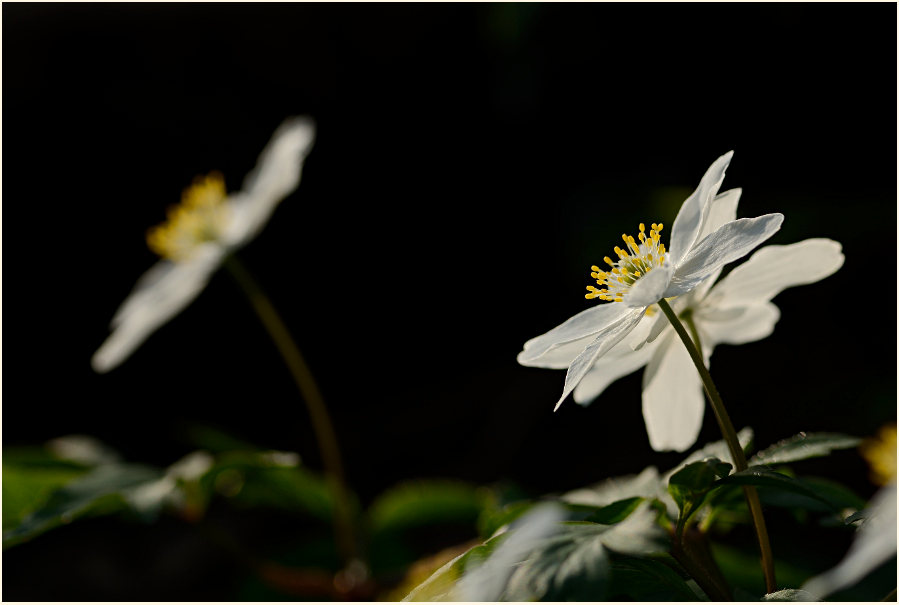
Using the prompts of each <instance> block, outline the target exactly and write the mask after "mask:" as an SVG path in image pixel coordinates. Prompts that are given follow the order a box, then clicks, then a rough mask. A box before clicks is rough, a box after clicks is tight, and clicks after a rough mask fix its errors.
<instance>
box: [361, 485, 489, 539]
mask: <svg viewBox="0 0 899 605" xmlns="http://www.w3.org/2000/svg"><path fill="white" fill-rule="evenodd" d="M484 504H485V494H484V492H483V491H482V490H480V489H478V488H476V487H473V486H471V485H469V484H467V483H463V482H461V481H410V482H407V483H402V484H400V485H398V486H395V487H392V488H390V489H388V490H387V491H385V492H384V493H382V494H381V495H380V496H378V498H377V499H376V500H375V501H374V502H373V503H372V505H371V507H369V509H368V512H367V516H368V523H369V529H370V530H371V532H372V533H379V532H396V531H401V530H405V529H409V528H412V527H421V526H423V525H429V524H434V523H449V522H466V523H468V522H470V523H472V524H474V523H475V522H476V520H477V519H478V516H479V515H480V513H481V511H482V510H483V508H484Z"/></svg>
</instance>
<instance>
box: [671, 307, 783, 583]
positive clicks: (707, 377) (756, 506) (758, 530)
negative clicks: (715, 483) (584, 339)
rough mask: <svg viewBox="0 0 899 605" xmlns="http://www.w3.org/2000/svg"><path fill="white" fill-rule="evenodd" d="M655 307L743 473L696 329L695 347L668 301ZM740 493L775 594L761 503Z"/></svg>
mask: <svg viewBox="0 0 899 605" xmlns="http://www.w3.org/2000/svg"><path fill="white" fill-rule="evenodd" d="M658 305H659V307H660V308H661V309H662V312H663V313H664V314H665V316H666V317H667V318H668V321H670V322H671V325H672V326H673V327H674V331H675V332H677V335H678V336H680V339H681V341H683V343H684V346H685V347H687V352H688V353H689V354H690V358H691V359H692V360H693V364H694V365H695V366H696V369H697V370H698V371H699V377H700V378H701V379H702V385H703V387H705V392H706V395H708V397H709V403H710V404H711V406H712V411H713V412H714V413H715V419H716V420H717V421H718V426H719V427H720V428H721V434H722V435H723V436H724V441H725V442H726V443H727V447H728V449H729V450H730V455H731V457H732V458H733V460H734V467H735V469H736V471H737V472H739V471H743V470H746V456H745V454H743V448H742V447H741V446H740V440H739V439H737V432H736V431H735V430H734V425H733V423H732V422H731V421H730V416H728V415H727V410H726V409H725V408H724V402H723V401H722V400H721V395H719V394H718V389H717V388H716V387H715V383H714V382H713V381H712V375H711V374H709V370H708V369H707V368H706V367H705V361H704V360H703V358H702V353H700V352H699V350H698V348H697V346H700V345H699V333H698V332H697V330H696V326H694V325H693V322H692V321H690V320H688V323H689V325H690V327H691V330H692V331H693V333H694V338H695V339H696V342H695V343H694V341H693V340H691V338H690V335H689V334H687V330H686V329H685V328H684V325H683V324H682V323H681V321H680V319H678V317H677V315H676V314H675V312H674V310H673V309H672V308H671V305H669V304H668V301H666V300H665V299H662V300H660V301H659V302H658ZM743 493H744V495H745V496H746V502H747V504H748V505H749V513H750V515H751V516H752V524H753V526H755V534H756V537H757V538H758V542H759V549H760V551H761V555H762V570H763V571H764V573H765V588H766V590H767V592H768V593H769V594H770V593H772V592H776V591H777V582H776V581H775V578H774V556H773V555H772V554H771V542H770V540H769V539H768V529H767V527H766V526H765V517H764V516H763V515H762V503H761V501H760V500H759V495H758V492H757V491H756V489H755V487H754V486H751V485H747V486H744V487H743Z"/></svg>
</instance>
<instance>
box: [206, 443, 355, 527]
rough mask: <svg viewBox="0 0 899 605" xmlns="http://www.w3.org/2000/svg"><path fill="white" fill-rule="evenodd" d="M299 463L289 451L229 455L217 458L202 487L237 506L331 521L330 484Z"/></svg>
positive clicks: (234, 453)
mask: <svg viewBox="0 0 899 605" xmlns="http://www.w3.org/2000/svg"><path fill="white" fill-rule="evenodd" d="M298 460H299V459H298V457H297V456H296V455H295V454H290V453H286V452H228V453H226V454H222V455H220V456H219V457H218V459H217V460H216V462H215V464H214V465H213V467H212V468H211V469H210V470H209V471H208V472H207V473H206V474H205V475H204V476H203V477H202V479H201V480H200V485H201V486H202V489H203V491H204V492H205V493H206V494H208V495H211V494H213V493H216V492H217V493H219V494H221V495H223V496H225V497H227V498H229V499H230V501H231V502H233V503H234V504H236V505H238V506H244V507H247V508H259V507H263V508H274V509H279V510H285V511H288V512H303V513H306V514H309V515H312V516H313V517H316V518H318V519H322V520H325V521H330V520H331V519H332V517H333V511H334V501H333V497H332V495H331V490H330V488H329V487H328V484H327V482H326V481H325V480H324V479H323V478H322V477H320V476H318V475H316V474H314V473H312V472H310V471H308V470H306V469H304V468H302V467H300V466H297V464H298ZM350 496H351V499H352V501H351V505H355V504H356V503H355V500H354V499H353V498H354V497H353V495H352V494H350Z"/></svg>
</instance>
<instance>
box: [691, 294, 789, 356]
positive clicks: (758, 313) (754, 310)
mask: <svg viewBox="0 0 899 605" xmlns="http://www.w3.org/2000/svg"><path fill="white" fill-rule="evenodd" d="M734 312H736V313H734ZM778 319H780V310H778V308H777V307H776V306H775V305H774V304H773V303H763V304H760V305H749V306H746V307H731V308H729V309H708V310H707V309H703V310H702V311H700V312H699V313H697V315H696V323H697V324H700V325H701V326H702V333H703V336H704V337H705V338H704V340H703V343H702V344H703V346H704V347H714V346H715V345H718V344H729V345H741V344H745V343H747V342H755V341H756V340H761V339H763V338H767V337H769V336H771V333H772V332H774V325H775V324H776V323H777V320H778Z"/></svg>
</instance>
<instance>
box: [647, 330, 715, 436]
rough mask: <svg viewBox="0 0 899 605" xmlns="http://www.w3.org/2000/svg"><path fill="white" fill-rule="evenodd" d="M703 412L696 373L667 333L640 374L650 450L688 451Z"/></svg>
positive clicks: (675, 338) (699, 385)
mask: <svg viewBox="0 0 899 605" xmlns="http://www.w3.org/2000/svg"><path fill="white" fill-rule="evenodd" d="M704 411H705V400H704V399H703V393H702V382H701V381H700V379H699V373H698V372H697V371H696V367H695V366H694V365H693V361H692V359H691V358H690V354H689V353H687V349H686V347H684V344H683V343H682V342H681V341H680V339H679V338H677V336H676V335H675V334H670V335H668V336H667V337H666V338H664V339H663V340H661V341H660V344H659V347H658V349H657V350H656V352H655V355H653V357H652V359H651V360H650V362H649V365H648V366H647V367H646V371H645V372H644V374H643V420H644V421H645V422H646V432H647V434H648V435H649V444H650V445H651V446H652V449H654V450H656V451H657V452H660V451H664V450H676V451H678V452H682V451H684V450H686V449H688V448H689V447H690V446H692V445H693V444H694V443H696V438H697V437H698V436H699V431H700V429H701V428H702V416H703V413H704Z"/></svg>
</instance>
